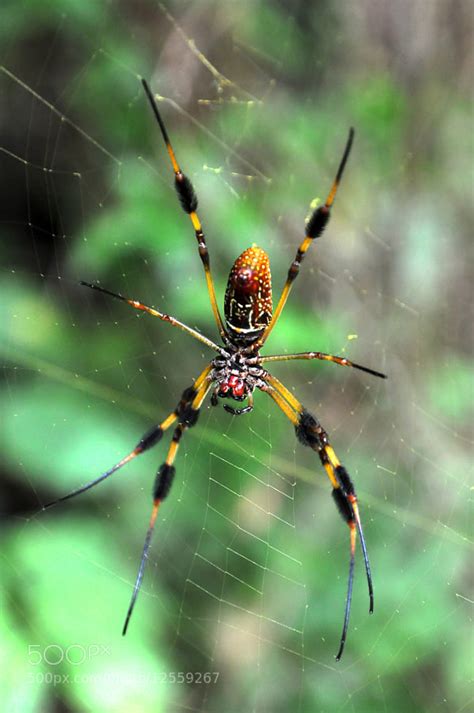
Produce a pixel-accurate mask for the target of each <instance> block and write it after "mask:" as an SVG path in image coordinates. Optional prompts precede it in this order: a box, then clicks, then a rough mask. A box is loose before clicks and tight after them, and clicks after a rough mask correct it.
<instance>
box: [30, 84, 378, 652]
mask: <svg viewBox="0 0 474 713" xmlns="http://www.w3.org/2000/svg"><path fill="white" fill-rule="evenodd" d="M142 84H143V88H144V90H145V93H146V95H147V97H148V100H149V102H150V106H151V108H152V110H153V113H154V115H155V118H156V121H157V122H158V125H159V127H160V130H161V134H162V136H163V140H164V143H165V146H166V149H167V152H168V155H169V158H170V161H171V165H172V168H173V171H174V178H175V188H176V192H177V195H178V198H179V201H180V203H181V206H182V208H183V210H184V212H185V213H187V214H188V215H189V218H190V220H191V223H192V226H193V228H194V232H195V236H196V240H197V244H198V251H199V256H200V258H201V261H202V264H203V267H204V274H205V277H206V283H207V289H208V292H209V297H210V303H211V308H212V312H213V315H214V319H215V322H216V325H217V328H218V330H219V333H220V336H221V339H222V345H219V344H216V343H215V342H213V341H212V340H211V339H209V338H208V337H206V336H204V335H203V334H201V333H200V332H198V331H196V330H195V329H192V328H191V327H189V326H188V325H186V324H184V323H183V322H180V321H179V320H178V319H176V318H175V317H171V316H170V315H168V314H164V313H163V312H160V311H159V310H157V309H155V308H154V307H147V306H146V305H144V304H142V303H141V302H139V301H138V300H134V299H129V298H127V297H124V296H123V295H121V294H117V293H115V292H111V291H110V290H106V289H104V288H103V287H100V286H99V285H97V284H90V283H88V282H81V284H82V285H85V286H86V287H90V288H91V289H93V290H98V291H99V292H103V293H105V294H106V295H110V296H112V297H115V298H117V299H119V300H122V301H123V302H126V303H127V304H129V305H130V306H131V307H133V308H134V309H137V310H142V311H144V312H147V313H148V314H150V315H152V316H154V317H158V319H161V320H163V321H164V322H169V324H171V325H172V326H173V327H178V328H179V329H181V330H183V331H184V332H187V333H188V334H190V335H191V336H192V337H194V339H196V340H198V341H199V342H201V343H202V344H205V345H206V346H207V347H209V348H210V349H212V350H214V352H215V353H216V356H215V357H214V358H213V359H211V361H210V363H209V364H208V366H206V368H205V369H204V370H203V371H202V372H201V374H199V376H198V377H197V378H196V379H195V381H194V382H193V384H192V385H191V386H189V387H188V388H187V389H185V390H184V391H183V393H182V395H181V398H180V400H179V402H178V404H177V406H176V408H175V409H174V410H173V411H172V412H171V413H170V414H169V415H168V416H167V417H166V418H165V419H164V420H163V421H161V423H159V424H157V425H154V426H153V427H152V428H151V429H150V430H149V431H148V432H147V433H145V434H144V435H143V437H142V438H141V439H140V440H139V441H138V443H137V445H136V446H135V448H134V449H133V450H132V451H131V452H130V453H129V454H128V455H127V456H125V457H124V458H122V460H120V461H119V462H118V463H117V464H116V465H114V466H113V467H112V468H110V470H107V471H106V472H105V473H103V474H102V475H101V476H99V477H98V478H96V479H94V480H92V481H90V482H89V483H87V484H86V485H83V486H82V487H80V488H78V489H76V490H73V491H72V492H70V493H68V494H67V495H64V496H62V497H60V498H58V499H57V500H54V501H53V502H51V503H49V504H48V505H45V506H44V508H43V510H45V509H46V508H48V507H50V506H52V505H56V504H57V503H59V502H62V501H65V500H68V499H69V498H72V497H74V496H76V495H80V494H81V493H84V492H85V491H86V490H89V489H90V488H92V487H94V486H95V485H97V484H98V483H100V482H102V481H103V480H105V479H106V478H108V477H109V476H110V475H112V473H115V471H117V470H118V469H119V468H121V467H122V466H124V465H125V464H126V463H129V462H130V461H131V460H133V459H134V458H136V457H137V456H139V455H141V454H142V453H145V451H148V450H149V449H150V448H152V447H153V446H156V444H157V443H158V442H159V441H160V440H161V438H162V436H163V434H164V432H165V431H166V430H167V429H168V428H170V427H171V426H172V425H173V424H177V425H175V428H174V431H173V436H172V440H171V444H170V446H169V449H168V454H167V456H166V460H165V462H164V463H163V464H162V465H161V466H160V468H159V469H158V472H157V475H156V479H155V482H154V487H153V508H152V512H151V517H150V522H149V525H148V530H147V533H146V537H145V542H144V546H143V551H142V556H141V560H140V566H139V569H138V574H137V577H136V581H135V585H134V589H133V594H132V597H131V601H130V605H129V608H128V611H127V614H126V617H125V623H124V626H123V630H122V634H123V635H125V634H126V632H127V628H128V625H129V622H130V617H131V615H132V612H133V609H134V607H135V603H136V600H137V596H138V593H139V590H140V586H141V583H142V579H143V574H144V570H145V564H146V561H147V559H148V552H149V548H150V543H151V538H152V534H153V529H154V526H155V522H156V519H157V515H158V508H159V506H160V505H161V503H162V502H163V500H164V499H165V498H166V496H167V495H168V493H169V491H170V489H171V486H172V483H173V479H174V476H175V467H174V461H175V458H176V454H177V452H178V448H179V444H180V442H181V438H182V437H183V435H184V433H185V432H186V431H187V430H188V429H189V428H192V427H193V426H195V425H196V422H197V420H198V417H199V413H200V409H201V408H202V405H203V403H204V400H205V398H206V397H207V396H208V394H209V392H212V394H211V404H212V405H213V406H216V405H217V404H218V402H219V399H230V400H232V401H237V402H243V401H245V400H247V405H246V406H245V407H243V408H234V407H232V406H231V405H229V404H228V403H225V404H224V409H225V410H226V411H228V412H229V413H231V414H233V415H234V416H241V415H242V414H245V413H249V412H250V411H251V410H252V409H253V392H254V391H255V390H256V389H259V390H260V391H263V392H264V393H266V394H268V396H270V398H271V399H272V400H273V401H274V402H275V403H276V405H277V406H278V407H279V408H280V409H281V411H283V413H284V415H285V416H286V417H287V418H288V419H289V420H290V422H291V423H292V424H293V426H294V429H295V432H296V437H297V439H298V441H299V442H300V443H301V444H302V445H303V446H309V447H310V448H312V449H313V450H314V451H315V452H316V453H317V454H318V456H319V459H320V461H321V463H322V465H323V467H324V469H325V471H326V473H327V476H328V478H329V480H330V483H331V486H332V496H333V498H334V501H335V503H336V506H337V508H338V510H339V513H340V514H341V516H342V518H343V520H344V521H345V522H346V523H347V525H348V526H349V536H350V540H349V541H350V560H349V575H348V584H347V594H346V603H345V611H344V622H343V628H342V634H341V639H340V644H339V650H338V652H337V655H336V660H338V661H339V659H340V658H341V656H342V653H343V650H344V645H345V641H346V636H347V630H348V625H349V616H350V609H351V601H352V587H353V580H354V563H355V548H356V538H357V533H358V534H359V538H360V542H361V549H362V555H363V558H364V564H365V572H366V577H367V584H368V590H369V612H370V613H372V612H373V609H374V595H373V586H372V575H371V570H370V564H369V558H368V555H367V548H366V544H365V539H364V534H363V531H362V525H361V520H360V515H359V506H358V501H357V497H356V493H355V489H354V485H353V483H352V481H351V478H350V477H349V474H348V472H347V470H346V469H345V467H344V466H343V465H342V464H341V462H340V461H339V459H338V457H337V456H336V454H335V452H334V450H333V448H332V446H331V445H330V443H329V440H328V435H327V433H326V431H325V430H324V428H323V427H322V425H321V424H320V422H319V421H318V419H317V418H316V417H315V416H313V415H312V414H311V413H309V411H307V409H306V408H305V407H304V406H303V405H302V404H301V403H300V402H299V401H298V400H297V399H296V398H295V396H293V394H292V393H291V392H290V391H289V390H288V389H287V388H286V386H284V385H283V384H282V383H281V381H279V380H278V379H277V378H276V377H275V376H273V375H272V374H270V373H269V372H268V371H267V370H266V369H265V367H264V364H267V363H271V362H281V361H290V360H293V359H320V360H323V361H330V362H333V363H335V364H340V365H342V366H348V367H352V368H354V369H359V370H361V371H364V372H367V373H368V374H372V375H373V376H378V377H381V378H386V377H385V374H382V373H380V372H378V371H374V370H373V369H369V368H368V367H365V366H361V365H360V364H355V363H354V362H351V361H349V360H348V359H346V358H344V357H339V356H333V355H332V354H324V353H322V352H314V351H311V352H303V353H299V354H278V355H271V356H261V354H260V349H261V348H262V347H263V345H264V344H265V342H266V341H267V339H268V337H269V336H270V333H271V332H272V330H273V328H274V327H275V325H276V323H277V321H278V319H279V317H280V315H281V313H282V311H283V308H284V306H285V304H286V301H287V299H288V295H289V294H290V291H291V288H292V285H293V283H294V281H295V279H296V277H297V276H298V273H299V269H300V265H301V262H302V260H303V258H304V256H305V254H306V252H307V250H308V248H309V247H310V245H311V244H312V242H313V240H315V239H316V238H318V237H320V236H321V234H322V233H323V230H324V228H325V227H326V225H327V223H328V221H329V218H330V215H331V208H332V205H333V203H334V199H335V197H336V193H337V189H338V186H339V183H340V180H341V177H342V174H343V172H344V168H345V165H346V162H347V159H348V157H349V153H350V150H351V147H352V142H353V139H354V129H353V128H351V129H350V131H349V136H348V139H347V143H346V146H345V149H344V153H343V156H342V159H341V162H340V164H339V168H338V171H337V174H336V178H335V180H334V183H333V185H332V187H331V190H330V192H329V195H328V197H327V199H326V202H325V203H324V205H322V206H320V207H318V208H316V209H315V210H314V211H313V213H312V215H311V217H310V218H309V220H308V222H307V224H306V230H305V234H306V235H305V238H304V240H303V241H302V242H301V244H300V246H299V247H298V250H297V252H296V255H295V258H294V260H293V262H292V263H291V265H290V269H289V271H288V276H287V279H286V282H285V285H284V287H283V291H282V293H281V297H280V299H279V301H278V304H277V306H276V309H275V311H273V305H272V286H271V273H270V263H269V259H268V255H267V254H266V253H265V251H264V250H262V249H261V248H259V247H257V246H256V245H253V246H252V247H250V248H248V249H247V250H244V252H243V253H242V254H241V255H240V256H239V257H238V258H237V259H236V261H235V262H234V264H233V266H232V269H231V271H230V274H229V279H228V282H227V289H226V293H225V300H224V316H225V323H224V321H223V320H222V317H221V315H220V312H219V307H218V305H217V301H216V294H215V289H214V282H213V279H212V275H211V267H210V260H209V253H208V249H207V245H206V239H205V237H204V232H203V229H202V225H201V221H200V219H199V217H198V214H197V206H198V201H197V197H196V194H195V192H194V188H193V185H192V183H191V181H190V180H189V178H188V177H187V176H185V174H184V173H183V172H182V171H181V168H180V165H179V163H178V160H177V158H176V154H175V152H174V150H173V148H172V145H171V142H170V139H169V136H168V132H167V130H166V128H165V125H164V123H163V120H162V118H161V115H160V113H159V111H158V106H157V103H156V101H155V98H154V96H153V94H152V92H151V90H150V88H149V86H148V84H147V82H146V80H145V79H142Z"/></svg>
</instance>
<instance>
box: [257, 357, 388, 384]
mask: <svg viewBox="0 0 474 713" xmlns="http://www.w3.org/2000/svg"><path fill="white" fill-rule="evenodd" d="M293 359H320V360H321V361H332V362H333V363H334V364H340V365H341V366H350V367H352V368H353V369H359V370H360V371H365V372H366V373H367V374H372V376H379V377H380V378H381V379H386V378H387V375H386V374H382V372H380V371H375V370H374V369H369V367H368V366H362V365H361V364H356V363H355V362H353V361H349V359H346V358H345V357H340V356H334V355H333V354H324V352H301V353H299V354H274V355H270V356H263V357H255V359H249V362H250V363H251V364H265V363H267V362H270V361H290V360H293Z"/></svg>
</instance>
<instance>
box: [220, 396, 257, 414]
mask: <svg viewBox="0 0 474 713" xmlns="http://www.w3.org/2000/svg"><path fill="white" fill-rule="evenodd" d="M247 398H248V402H249V403H248V406H244V408H232V406H229V404H224V408H225V410H226V411H227V413H231V414H232V415H233V416H242V415H243V414H244V413H250V411H253V395H252V394H249V395H248V397H247Z"/></svg>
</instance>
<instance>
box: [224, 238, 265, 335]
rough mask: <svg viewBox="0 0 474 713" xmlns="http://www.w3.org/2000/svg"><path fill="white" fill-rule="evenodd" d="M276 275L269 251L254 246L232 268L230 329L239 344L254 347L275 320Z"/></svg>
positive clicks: (227, 304)
mask: <svg viewBox="0 0 474 713" xmlns="http://www.w3.org/2000/svg"><path fill="white" fill-rule="evenodd" d="M272 312H273V304H272V276H271V273H270V261H269V259H268V255H267V253H266V252H265V250H262V248H258V247H257V246H256V245H254V246H253V247H251V248H247V250H244V252H243V253H242V254H241V255H239V257H238V258H237V260H236V261H235V262H234V264H233V265H232V270H231V271H230V274H229V279H228V281H227V289H226V293H225V302H224V313H225V320H226V324H227V328H228V330H229V331H230V333H231V335H232V338H233V339H234V340H235V341H237V342H242V343H245V344H251V343H252V342H254V341H255V340H256V339H258V337H259V336H260V335H261V334H262V332H263V330H264V329H265V327H266V326H267V324H268V323H269V322H270V320H271V318H272Z"/></svg>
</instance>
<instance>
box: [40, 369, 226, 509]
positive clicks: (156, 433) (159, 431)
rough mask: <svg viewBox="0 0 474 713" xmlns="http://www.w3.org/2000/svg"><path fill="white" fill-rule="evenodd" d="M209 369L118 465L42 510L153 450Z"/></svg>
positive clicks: (82, 490) (48, 506)
mask: <svg viewBox="0 0 474 713" xmlns="http://www.w3.org/2000/svg"><path fill="white" fill-rule="evenodd" d="M211 369H212V367H211V366H210V365H209V366H207V367H206V368H205V369H204V371H203V372H202V373H201V374H200V375H199V376H198V378H197V379H196V381H195V382H194V384H193V386H190V387H189V388H187V389H185V390H184V392H183V394H182V396H181V400H180V401H179V403H178V405H177V406H176V408H175V410H174V411H172V412H171V413H170V414H169V415H168V416H167V417H166V418H165V419H164V421H162V422H161V423H160V424H158V425H156V426H153V427H152V428H151V429H150V430H149V431H147V433H145V434H144V435H143V436H142V438H140V440H139V441H138V443H137V445H136V446H135V448H134V449H133V451H131V453H129V454H128V455H127V456H125V458H122V460H120V461H119V462H118V463H116V464H115V465H114V466H112V468H110V469H109V470H107V471H106V472H105V473H103V474H102V475H100V476H99V477H98V478H94V480H91V481H90V482H89V483H86V485H82V486H81V487H80V488H76V489H75V490H73V491H71V492H70V493H67V494H66V495H63V496H61V497H60V498H57V499H56V500H53V501H52V502H50V503H47V505H44V506H43V508H42V510H46V509H47V508H50V507H52V506H53V505H57V504H58V503H61V502H64V501H65V500H69V499H70V498H74V497H75V496H76V495H81V493H85V492H86V490H90V488H93V487H94V486H95V485H98V484H99V483H101V482H102V481H103V480H105V479H106V478H108V477H109V476H110V475H112V474H113V473H115V472H116V471H117V470H119V468H121V467H122V466H124V465H125V464H126V463H129V462H130V461H131V460H133V459H134V458H136V456H139V455H141V454H142V453H145V451H147V450H149V449H150V448H153V446H155V445H156V444H157V443H158V442H159V441H160V440H161V438H162V436H163V433H164V432H165V431H166V430H167V429H168V428H169V427H170V426H171V425H172V424H173V423H174V422H175V421H176V419H178V418H181V417H182V414H183V412H185V410H186V408H187V407H188V405H189V403H190V402H191V401H192V400H193V399H194V397H195V396H196V394H197V392H198V390H199V388H200V387H201V385H202V384H203V382H204V381H206V380H207V378H208V376H209V373H210V371H211Z"/></svg>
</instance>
